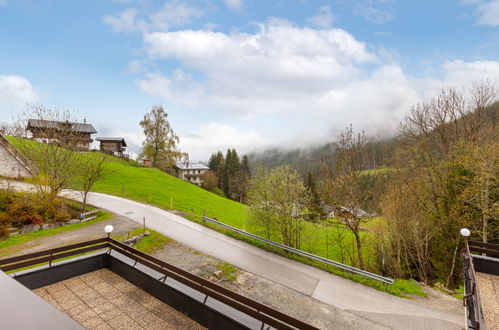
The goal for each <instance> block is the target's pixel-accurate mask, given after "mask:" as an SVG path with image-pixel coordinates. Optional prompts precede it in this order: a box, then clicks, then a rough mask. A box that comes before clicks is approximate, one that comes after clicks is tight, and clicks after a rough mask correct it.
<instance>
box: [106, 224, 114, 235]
mask: <svg viewBox="0 0 499 330" xmlns="http://www.w3.org/2000/svg"><path fill="white" fill-rule="evenodd" d="M113 229H114V227H113V226H112V225H107V226H106V227H104V231H105V232H106V234H107V238H109V237H110V235H111V233H112V232H113Z"/></svg>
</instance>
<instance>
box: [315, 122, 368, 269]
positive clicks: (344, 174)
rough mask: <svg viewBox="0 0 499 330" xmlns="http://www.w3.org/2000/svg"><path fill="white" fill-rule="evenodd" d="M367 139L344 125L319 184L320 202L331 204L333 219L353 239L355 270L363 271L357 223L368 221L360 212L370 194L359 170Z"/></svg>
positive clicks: (362, 167)
mask: <svg viewBox="0 0 499 330" xmlns="http://www.w3.org/2000/svg"><path fill="white" fill-rule="evenodd" d="M366 143H367V137H366V135H365V133H364V132H361V133H355V132H354V130H353V128H352V126H351V125H350V126H348V127H347V128H346V129H345V130H344V131H343V132H342V133H341V135H340V136H339V139H338V142H337V143H336V151H335V155H334V157H333V159H332V162H333V164H332V166H331V165H330V164H329V162H324V164H323V172H324V174H325V178H324V180H323V184H322V189H321V190H322V195H323V199H324V200H325V201H327V202H328V203H329V204H331V205H333V206H334V207H335V209H336V210H338V211H337V212H335V217H336V218H339V219H340V220H341V223H342V224H344V225H345V226H346V227H347V228H348V229H349V230H350V231H351V232H352V233H353V235H354V236H355V242H356V249H357V258H358V261H359V267H360V268H361V269H364V268H365V265H364V258H363V253H362V238H361V234H360V229H361V227H360V226H361V224H362V223H365V222H367V221H369V220H371V218H370V217H369V216H368V215H367V214H365V213H364V211H363V208H365V206H366V204H367V202H368V201H369V200H370V199H371V198H372V192H371V191H370V190H369V189H365V188H366V187H364V186H363V185H362V173H361V171H362V170H365V169H366V168H367V165H368V159H367V155H366V152H365V147H366Z"/></svg>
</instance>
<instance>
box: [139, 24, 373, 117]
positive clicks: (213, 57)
mask: <svg viewBox="0 0 499 330" xmlns="http://www.w3.org/2000/svg"><path fill="white" fill-rule="evenodd" d="M144 41H145V44H146V49H147V51H148V53H149V54H150V56H151V57H152V58H154V59H159V58H161V59H163V58H164V59H174V60H178V61H180V62H181V63H182V69H181V70H177V71H176V72H175V73H174V74H172V75H170V76H165V75H164V74H162V73H161V72H154V73H150V74H149V75H148V76H146V77H145V78H144V79H141V80H139V81H137V84H138V86H139V87H140V88H141V90H142V91H144V92H146V93H148V94H154V95H160V96H162V97H164V98H165V99H168V100H171V101H174V102H176V103H179V104H182V105H186V106H190V107H197V106H203V105H206V104H207V102H208V103H209V102H211V105H213V106H214V107H216V108H221V109H225V110H227V111H229V112H231V113H235V114H238V115H241V114H244V115H247V114H248V113H275V112H283V111H286V109H295V108H296V106H294V105H293V103H294V102H295V101H296V104H297V105H300V106H301V103H299V102H297V101H298V100H302V101H303V102H306V100H308V99H309V98H312V99H314V98H316V97H317V96H320V95H322V94H324V93H327V92H328V91H329V90H331V89H332V88H335V87H340V86H344V85H345V84H348V82H349V81H351V80H356V79H359V78H361V76H362V75H363V72H362V70H361V69H360V67H361V66H362V65H364V64H372V63H376V62H377V61H378V58H377V56H376V55H375V54H373V53H371V52H370V51H368V49H367V47H366V45H365V44H364V43H362V42H359V41H357V40H356V39H355V38H354V37H353V36H351V35H350V34H349V33H347V32H345V31H344V30H341V29H329V30H313V29H309V28H298V27H295V26H293V25H291V24H289V23H283V22H276V21H271V22H269V23H267V24H264V25H262V26H261V27H260V30H259V31H258V32H257V33H255V34H247V33H232V34H224V33H220V32H212V31H192V30H184V31H177V32H156V33H147V34H145V35H144ZM186 70H187V71H186ZM189 71H192V72H195V73H197V74H199V75H201V76H202V77H203V82H199V81H198V80H195V79H192V77H191V75H190V73H189ZM289 103H291V104H289ZM290 106H291V107H290ZM305 108H307V107H305Z"/></svg>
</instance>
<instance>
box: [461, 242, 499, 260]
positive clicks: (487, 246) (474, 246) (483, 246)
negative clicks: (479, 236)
mask: <svg viewBox="0 0 499 330" xmlns="http://www.w3.org/2000/svg"><path fill="white" fill-rule="evenodd" d="M468 248H469V252H476V253H480V254H483V255H486V256H487V257H493V258H499V244H492V243H484V242H477V241H468Z"/></svg>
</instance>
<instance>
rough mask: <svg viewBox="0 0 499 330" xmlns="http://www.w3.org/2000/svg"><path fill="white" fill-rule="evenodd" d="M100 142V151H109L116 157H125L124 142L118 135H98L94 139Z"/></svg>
mask: <svg viewBox="0 0 499 330" xmlns="http://www.w3.org/2000/svg"><path fill="white" fill-rule="evenodd" d="M95 140H96V141H99V142H100V147H99V149H100V151H101V152H104V153H110V154H113V155H115V156H118V157H122V158H123V157H125V156H126V154H125V153H124V151H125V150H126V147H127V145H126V142H125V139H124V138H120V137H98V138H96V139H95Z"/></svg>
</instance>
